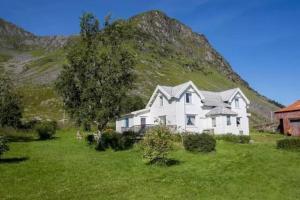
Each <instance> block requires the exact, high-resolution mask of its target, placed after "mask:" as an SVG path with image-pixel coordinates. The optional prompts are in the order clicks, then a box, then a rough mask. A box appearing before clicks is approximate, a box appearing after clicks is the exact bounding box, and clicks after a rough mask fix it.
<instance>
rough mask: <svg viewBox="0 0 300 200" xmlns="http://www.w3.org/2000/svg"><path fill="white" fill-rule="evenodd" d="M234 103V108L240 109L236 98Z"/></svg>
mask: <svg viewBox="0 0 300 200" xmlns="http://www.w3.org/2000/svg"><path fill="white" fill-rule="evenodd" d="M234 103H235V108H240V101H239V99H238V98H236V99H235V100H234Z"/></svg>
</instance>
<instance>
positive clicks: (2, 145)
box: [0, 136, 9, 157]
mask: <svg viewBox="0 0 300 200" xmlns="http://www.w3.org/2000/svg"><path fill="white" fill-rule="evenodd" d="M7 143H8V140H7V139H6V137H4V136H0V157H1V155H2V154H3V153H4V152H6V151H8V150H9V147H8V145H7Z"/></svg>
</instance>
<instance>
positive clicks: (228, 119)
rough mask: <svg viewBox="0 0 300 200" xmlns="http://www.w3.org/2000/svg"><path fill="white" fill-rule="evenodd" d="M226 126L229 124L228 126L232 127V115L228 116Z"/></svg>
mask: <svg viewBox="0 0 300 200" xmlns="http://www.w3.org/2000/svg"><path fill="white" fill-rule="evenodd" d="M226 124H227V126H231V124H232V123H231V116H230V115H227V116H226Z"/></svg>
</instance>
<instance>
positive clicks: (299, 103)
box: [275, 100, 300, 113]
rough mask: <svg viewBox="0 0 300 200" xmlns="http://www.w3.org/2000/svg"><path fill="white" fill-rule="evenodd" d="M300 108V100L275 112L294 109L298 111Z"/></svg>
mask: <svg viewBox="0 0 300 200" xmlns="http://www.w3.org/2000/svg"><path fill="white" fill-rule="evenodd" d="M298 110H300V100H298V101H296V102H295V103H293V104H291V105H289V106H288V107H285V108H282V109H280V110H278V111H276V112H275V113H281V112H292V111H298Z"/></svg>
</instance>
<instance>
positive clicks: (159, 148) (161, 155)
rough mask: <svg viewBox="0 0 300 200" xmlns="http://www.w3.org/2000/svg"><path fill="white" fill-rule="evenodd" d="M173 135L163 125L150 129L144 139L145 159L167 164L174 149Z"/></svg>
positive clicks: (154, 162) (150, 161)
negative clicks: (170, 152)
mask: <svg viewBox="0 0 300 200" xmlns="http://www.w3.org/2000/svg"><path fill="white" fill-rule="evenodd" d="M171 137H172V134H171V132H170V130H169V129H168V128H167V127H165V126H162V125H160V126H157V127H154V128H152V129H150V130H148V131H147V132H146V134H145V136H144V139H143V141H142V149H143V152H144V154H143V157H144V159H146V161H147V162H148V163H150V164H166V163H167V162H168V158H167V156H168V154H169V151H170V150H172V140H171Z"/></svg>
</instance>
